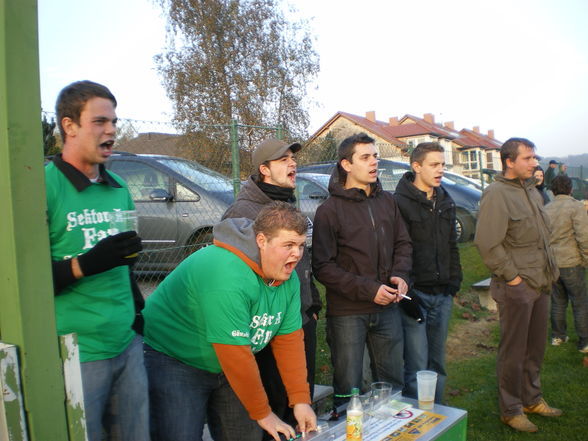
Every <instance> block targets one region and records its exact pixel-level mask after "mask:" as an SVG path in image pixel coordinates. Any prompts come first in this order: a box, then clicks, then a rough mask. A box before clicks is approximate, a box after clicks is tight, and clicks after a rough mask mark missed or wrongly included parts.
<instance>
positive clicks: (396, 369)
mask: <svg viewBox="0 0 588 441" xmlns="http://www.w3.org/2000/svg"><path fill="white" fill-rule="evenodd" d="M327 343H328V344H329V347H330V348H331V361H332V363H333V388H334V389H335V398H334V404H335V406H340V405H342V404H344V403H345V402H347V401H348V400H349V399H348V398H345V397H338V395H348V394H349V393H350V392H351V389H352V388H354V387H361V384H362V370H363V353H364V347H365V345H366V343H367V348H368V352H369V356H370V361H371V369H372V375H373V379H374V381H387V382H389V383H392V386H393V387H394V388H395V389H402V387H403V383H404V381H403V375H404V363H403V346H404V345H403V339H402V321H401V318H400V311H399V308H398V306H397V305H392V306H390V307H387V308H385V309H383V310H382V311H381V312H378V313H374V314H358V315H347V316H330V317H327Z"/></svg>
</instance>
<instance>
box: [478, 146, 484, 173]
mask: <svg viewBox="0 0 588 441" xmlns="http://www.w3.org/2000/svg"><path fill="white" fill-rule="evenodd" d="M478 169H479V170H480V177H482V174H483V172H484V166H483V165H482V152H481V151H478Z"/></svg>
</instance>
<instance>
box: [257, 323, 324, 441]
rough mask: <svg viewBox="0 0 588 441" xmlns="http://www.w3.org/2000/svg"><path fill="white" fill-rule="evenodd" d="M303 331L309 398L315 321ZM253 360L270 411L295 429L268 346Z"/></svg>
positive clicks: (293, 419) (306, 325)
mask: <svg viewBox="0 0 588 441" xmlns="http://www.w3.org/2000/svg"><path fill="white" fill-rule="evenodd" d="M302 330H303V331H304V352H305V355H306V372H307V381H308V384H309V386H310V397H311V399H312V395H313V393H314V390H313V389H314V374H315V364H316V320H315V319H314V318H311V319H310V320H309V321H308V322H306V323H305V324H304V326H303V327H302ZM255 360H256V361H257V366H258V367H259V374H260V375H261V380H262V382H263V387H264V389H265V392H266V393H267V397H268V400H269V405H270V407H271V408H272V411H273V412H274V413H275V414H276V415H277V416H278V417H279V418H281V419H282V420H283V421H285V422H287V423H288V424H290V425H291V426H292V427H295V426H296V424H297V422H296V419H295V418H294V413H293V410H292V408H291V407H290V405H289V402H288V395H287V394H286V388H285V387H284V383H283V382H282V377H281V376H280V372H279V371H278V365H277V364H276V359H275V358H274V354H273V352H272V350H271V347H270V346H269V345H268V346H266V347H265V348H264V349H262V350H261V351H259V352H258V353H257V354H255ZM264 439H267V440H270V439H273V438H272V436H271V435H270V434H269V433H266V432H264Z"/></svg>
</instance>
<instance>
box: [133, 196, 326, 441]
mask: <svg viewBox="0 0 588 441" xmlns="http://www.w3.org/2000/svg"><path fill="white" fill-rule="evenodd" d="M306 228H307V224H306V219H305V217H304V216H302V215H301V214H300V212H298V211H297V210H296V209H295V208H294V207H292V206H291V205H289V204H287V203H284V202H272V203H270V204H268V205H267V206H266V207H264V208H263V209H262V210H261V212H260V213H259V215H258V216H257V218H256V220H255V222H254V223H253V222H252V221H251V220H249V219H244V218H236V219H227V220H225V221H223V222H221V223H219V224H218V225H217V226H216V227H215V228H214V245H212V246H209V247H206V248H203V249H201V250H199V251H198V252H196V253H194V254H192V255H191V256H190V257H188V258H187V259H186V260H184V261H183V262H182V263H181V264H180V265H179V266H178V267H177V268H176V269H175V270H174V271H173V272H172V273H171V274H170V275H169V276H168V277H167V278H166V279H165V280H164V281H163V282H162V283H161V284H160V285H159V287H158V288H157V290H156V291H155V292H154V293H153V294H152V295H151V296H150V297H149V298H148V299H147V303H146V306H145V310H144V312H143V315H144V317H145V343H146V352H145V363H146V366H147V373H148V376H149V393H150V405H151V436H152V439H153V441H165V440H169V441H172V440H173V441H192V440H201V439H202V430H203V427H204V421H205V418H206V419H207V421H208V425H209V428H210V432H211V435H212V437H213V438H214V439H215V440H216V441H219V440H226V441H235V440H247V441H249V440H251V441H259V440H261V438H262V431H261V429H264V430H266V431H267V432H268V433H269V434H270V435H272V436H273V438H274V439H275V440H276V441H277V440H279V434H280V433H282V434H284V435H286V437H287V438H290V437H293V436H295V432H294V429H293V428H292V427H290V426H289V425H288V424H286V423H284V422H283V421H282V420H280V419H279V418H278V417H277V416H276V415H275V414H274V413H273V411H272V409H271V408H270V407H269V405H268V399H267V395H266V393H265V391H264V389H263V385H262V382H261V378H260V375H259V370H258V368H257V364H256V363H255V358H254V354H255V353H257V352H259V351H260V350H261V349H263V348H264V347H265V346H267V345H268V344H269V345H271V348H272V350H273V352H274V355H275V358H276V361H277V364H278V370H279V371H280V375H281V377H282V380H283V382H284V385H285V387H286V391H287V394H288V399H289V403H290V406H292V407H293V410H294V416H295V418H296V420H297V422H298V425H299V430H300V431H302V432H306V431H310V430H314V428H315V426H316V416H315V414H314V412H313V411H312V409H311V407H310V392H309V387H308V383H307V380H306V361H305V355H304V343H303V333H302V330H301V324H302V323H301V317H300V282H299V281H298V277H297V276H296V273H295V272H294V269H295V267H296V264H297V263H298V262H299V261H300V258H301V257H302V253H303V250H304V245H305V242H306Z"/></svg>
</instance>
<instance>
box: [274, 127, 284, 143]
mask: <svg viewBox="0 0 588 441" xmlns="http://www.w3.org/2000/svg"><path fill="white" fill-rule="evenodd" d="M276 138H278V139H284V128H283V127H282V125H281V124H278V125H277V127H276Z"/></svg>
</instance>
